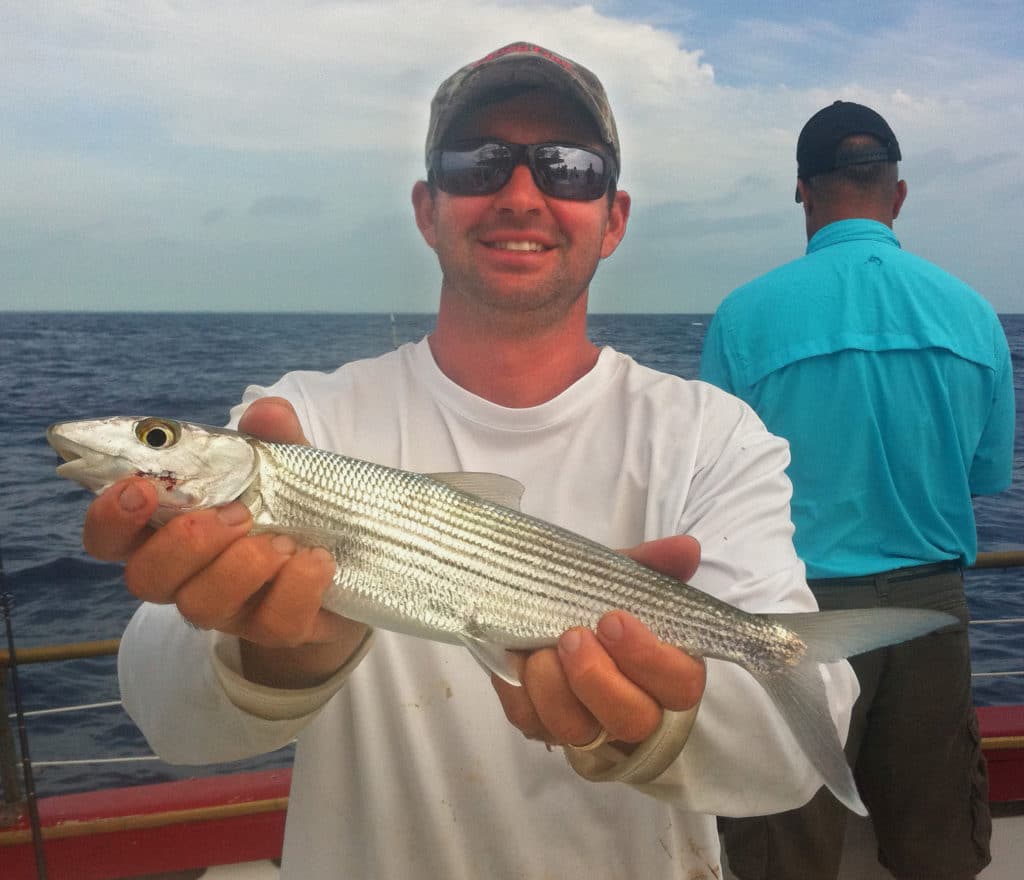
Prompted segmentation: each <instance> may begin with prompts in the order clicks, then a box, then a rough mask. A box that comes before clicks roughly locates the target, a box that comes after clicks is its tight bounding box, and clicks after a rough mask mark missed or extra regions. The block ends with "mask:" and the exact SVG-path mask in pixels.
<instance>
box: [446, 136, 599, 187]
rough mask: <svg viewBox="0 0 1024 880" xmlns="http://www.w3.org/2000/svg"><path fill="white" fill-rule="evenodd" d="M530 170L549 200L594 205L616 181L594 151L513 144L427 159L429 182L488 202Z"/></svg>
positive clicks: (469, 147)
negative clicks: (523, 169) (525, 169)
mask: <svg viewBox="0 0 1024 880" xmlns="http://www.w3.org/2000/svg"><path fill="white" fill-rule="evenodd" d="M523 164H525V165H527V166H528V167H529V169H530V173H531V174H532V175H533V181H534V183H536V184H537V189H539V190H540V191H541V192H542V193H544V194H545V195H549V196H553V197H554V198H556V199H571V200H572V201H575V202H592V201H594V199H599V198H601V196H603V195H604V194H605V193H606V192H607V191H608V184H609V183H610V182H612V181H614V180H615V163H614V162H613V161H612V160H611V159H610V158H609V157H608V156H606V155H605V154H604V153H601V152H599V151H598V150H595V149H594V148H592V147H581V146H578V145H576V144H558V143H548V144H509V143H505V142H504V141H486V142H484V143H476V144H475V145H467V146H463V147H449V148H444V149H440V150H433V151H432V152H431V153H430V156H429V157H428V162H427V167H428V168H429V172H430V179H431V181H432V182H433V183H435V184H436V185H437V187H438V189H440V190H442V191H443V192H446V193H448V194H449V195H453V196H487V195H492V194H493V193H496V192H497V191H498V190H499V189H501V188H502V187H503V186H504V185H505V184H506V183H508V182H509V180H510V179H511V178H512V173H513V172H514V171H515V170H516V166H517V165H523Z"/></svg>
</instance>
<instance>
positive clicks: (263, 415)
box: [238, 397, 309, 446]
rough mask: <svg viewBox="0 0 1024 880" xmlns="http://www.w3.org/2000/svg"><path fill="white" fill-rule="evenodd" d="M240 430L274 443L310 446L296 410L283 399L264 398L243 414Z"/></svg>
mask: <svg viewBox="0 0 1024 880" xmlns="http://www.w3.org/2000/svg"><path fill="white" fill-rule="evenodd" d="M238 430H239V431H241V432H242V433H243V434H251V435H252V436H253V437H258V438H259V439H260V440H269V441H270V442H272V443H297V444H300V445H302V446H309V441H308V440H307V439H306V435H305V434H303V433H302V426H301V425H300V424H299V417H298V416H297V415H295V408H294V407H293V406H292V405H291V404H290V403H289V402H288V401H287V400H285V399H284V398H283V397H262V398H260V399H259V400H256V401H253V403H252V405H251V406H250V407H249V408H248V409H247V410H246V411H245V412H244V413H242V417H241V418H240V419H239V420H238Z"/></svg>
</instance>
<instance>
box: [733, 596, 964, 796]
mask: <svg viewBox="0 0 1024 880" xmlns="http://www.w3.org/2000/svg"><path fill="white" fill-rule="evenodd" d="M770 616H771V618H772V620H774V621H775V622H776V623H778V624H779V625H781V626H783V627H785V628H786V629H788V630H791V631H792V632H794V633H796V635H797V636H799V637H800V639H801V640H802V641H803V642H804V644H805V645H806V646H807V650H806V653H805V654H804V656H803V658H802V659H801V661H800V663H799V664H797V665H796V666H793V667H790V668H788V669H787V670H786V671H785V672H776V673H774V674H764V673H756V672H755V673H753V674H754V677H755V678H757V680H758V681H759V682H760V683H761V686H762V687H763V688H764V689H765V690H766V691H767V692H768V694H769V695H770V696H771V698H772V701H773V702H774V703H775V705H776V706H777V707H778V709H779V711H780V712H781V713H782V716H783V718H784V719H785V720H786V723H787V724H788V725H789V728H790V730H791V731H792V732H793V735H794V736H795V737H796V740H797V742H798V743H799V744H800V747H801V748H802V749H803V750H804V753H805V754H806V755H807V757H808V759H809V760H810V761H811V763H812V764H814V766H815V767H816V768H817V769H818V772H819V773H821V775H822V777H823V778H824V780H825V784H826V785H827V786H828V787H829V789H830V790H831V791H832V793H833V794H835V796H836V797H837V798H838V799H839V800H840V801H841V802H842V803H843V804H845V805H846V806H847V807H849V808H850V809H851V810H853V811H854V812H855V813H859V814H860V815H862V816H864V815H867V810H866V809H865V807H864V803H863V802H862V801H861V799H860V795H859V794H858V793H857V786H856V783H855V782H854V780H853V774H852V773H851V772H850V765H849V764H848V763H847V760H846V755H845V754H844V753H843V746H842V743H841V742H840V741H839V735H838V733H837V732H836V728H835V724H834V723H833V722H832V715H831V713H830V711H829V705H828V698H827V696H826V693H825V683H824V680H823V678H822V675H821V667H820V666H819V664H820V663H830V662H834V661H836V660H843V659H845V658H846V657H851V656H854V655H856V654H862V653H864V652H865V651H872V650H875V649H876V648H881V647H884V646H886V645H892V644H895V643H897V642H902V641H906V640H908V639H913V638H916V637H918V636H921V635H924V634H925V633H929V632H932V631H933V630H937V629H941V628H942V627H945V626H949V625H951V624H956V623H958V622H959V621H958V620H957V619H956V618H955V617H953V616H952V615H950V614H946V613H944V612H942V611H931V610H927V609H915V608H857V609H849V610H842V611H820V612H810V613H799V614H775V615H770Z"/></svg>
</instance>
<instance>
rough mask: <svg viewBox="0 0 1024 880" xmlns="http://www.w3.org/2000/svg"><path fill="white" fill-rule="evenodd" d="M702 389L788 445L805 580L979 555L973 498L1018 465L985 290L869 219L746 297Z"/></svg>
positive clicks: (707, 355) (734, 308)
mask: <svg viewBox="0 0 1024 880" xmlns="http://www.w3.org/2000/svg"><path fill="white" fill-rule="evenodd" d="M701 378H702V379H704V380H705V381H708V382H711V383H713V384H715V385H718V386H719V387H721V388H723V389H725V390H726V391H730V392H732V393H733V394H735V395H736V396H738V397H740V398H742V399H743V400H745V401H746V402H747V403H749V404H750V405H751V406H752V407H753V408H754V410H755V411H756V412H757V413H758V414H759V415H760V416H761V418H762V420H763V421H764V422H765V424H766V425H767V427H768V429H769V430H770V431H771V432H773V433H775V434H778V435H780V436H782V437H785V438H786V439H787V440H789V443H790V447H791V455H792V462H791V464H790V467H789V469H788V474H789V476H790V479H791V480H792V482H793V522H794V524H795V526H796V533H795V535H794V543H795V544H796V549H797V552H798V553H799V555H800V556H801V557H802V558H803V560H804V561H805V562H806V564H807V576H808V577H809V578H825V577H844V576H855V575H863V574H871V573H874V572H878V571H886V570H889V569H893V568H902V567H905V566H911V565H920V564H924V563H929V562H937V561H941V560H947V559H959V560H961V562H962V563H963V564H965V565H968V564H970V563H972V562H973V561H974V558H975V555H976V553H977V536H976V531H975V521H974V510H973V507H972V504H971V496H972V495H979V494H989V493H995V492H1000V491H1002V490H1003V489H1005V488H1007V487H1008V486H1009V484H1010V479H1011V472H1012V467H1013V436H1014V396H1013V378H1012V373H1011V363H1010V353H1009V349H1008V346H1007V343H1006V336H1005V334H1004V332H1003V329H1002V326H1001V324H1000V323H999V319H998V318H997V317H996V314H995V312H994V311H993V309H992V307H991V306H990V305H989V304H988V303H987V302H986V301H985V300H984V299H983V298H982V297H981V296H979V295H978V294H977V293H976V292H975V291H973V290H972V289H971V288H970V287H968V286H967V285H966V284H964V283H963V282H962V281H959V280H958V279H956V278H954V277H953V276H952V275H950V274H948V273H947V272H944V271H943V270H942V269H939V268H938V267H937V266H934V265H932V264H931V263H929V262H927V261H925V260H922V259H920V258H919V257H915V256H914V255H913V254H909V253H907V252H905V251H903V250H901V248H900V244H899V241H897V239H896V237H895V236H894V235H893V233H892V230H891V229H890V228H889V227H888V226H885V225H884V224H882V223H877V222H875V221H873V220H843V221H840V222H837V223H832V224H830V225H828V226H826V227H824V228H822V229H820V230H819V231H818V232H817V234H815V235H814V237H813V238H812V239H811V240H810V242H809V243H808V245H807V254H806V256H804V257H803V258H801V259H798V260H795V261H793V262H791V263H788V264H786V265H784V266H781V267H779V268H777V269H775V270H774V271H772V272H769V273H768V274H766V275H764V276H761V277H760V278H757V279H755V280H754V281H752V282H750V283H749V284H746V285H744V286H743V287H740V288H739V289H737V290H736V291H734V292H733V293H732V294H731V295H730V296H729V297H727V298H726V299H725V300H724V301H723V302H722V304H721V306H720V307H719V308H718V311H717V313H716V314H715V317H714V319H713V320H712V322H711V325H710V326H709V327H708V332H707V336H706V339H705V341H704V350H703V355H702V360H701Z"/></svg>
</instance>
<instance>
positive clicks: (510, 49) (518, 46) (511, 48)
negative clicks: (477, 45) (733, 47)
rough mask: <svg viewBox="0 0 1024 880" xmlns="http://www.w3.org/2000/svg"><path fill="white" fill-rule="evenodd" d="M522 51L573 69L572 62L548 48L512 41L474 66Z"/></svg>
mask: <svg viewBox="0 0 1024 880" xmlns="http://www.w3.org/2000/svg"><path fill="white" fill-rule="evenodd" d="M522 52H529V53H532V54H533V55H540V56H541V58H546V59H547V60H548V61H554V62H555V64H557V65H559V66H560V67H564V68H565V69H566V70H568V71H570V72H571V71H572V64H570V63H569V62H568V61H567V60H566V59H564V58H562V57H561V56H560V55H556V54H555V53H554V52H551V51H550V50H548V49H544V48H542V47H540V46H535V45H534V44H533V43H511V44H510V45H508V46H503V47H502V48H500V49H495V50H494V51H493V52H491V54H490V55H485V56H484V57H483V58H481V59H480V60H479V61H477V62H476V63H475V64H474V65H473V66H474V67H479V66H480V65H481V64H487V63H489V62H491V61H496V60H497V59H498V58H503V57H504V56H506V55H516V54H519V53H522Z"/></svg>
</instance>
